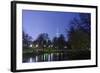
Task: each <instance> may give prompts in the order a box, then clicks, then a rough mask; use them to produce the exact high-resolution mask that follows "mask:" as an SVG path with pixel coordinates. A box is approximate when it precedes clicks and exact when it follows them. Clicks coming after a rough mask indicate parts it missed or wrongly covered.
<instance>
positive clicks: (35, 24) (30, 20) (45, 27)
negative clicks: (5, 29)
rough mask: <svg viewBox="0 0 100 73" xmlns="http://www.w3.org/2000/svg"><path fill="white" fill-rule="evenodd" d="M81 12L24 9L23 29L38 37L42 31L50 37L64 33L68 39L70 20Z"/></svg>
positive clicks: (33, 36)
mask: <svg viewBox="0 0 100 73" xmlns="http://www.w3.org/2000/svg"><path fill="white" fill-rule="evenodd" d="M78 15H79V13H75V12H55V11H37V10H23V11H22V25H23V26H22V29H23V31H24V32H25V33H27V34H28V35H29V36H31V37H32V39H33V40H35V39H37V37H38V35H39V34H41V33H47V34H48V36H49V38H50V39H53V38H54V37H55V36H57V33H59V35H60V34H63V35H64V37H65V38H66V39H68V38H67V31H68V30H69V29H70V22H71V20H73V18H77V17H78Z"/></svg>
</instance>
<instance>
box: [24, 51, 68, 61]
mask: <svg viewBox="0 0 100 73" xmlns="http://www.w3.org/2000/svg"><path fill="white" fill-rule="evenodd" d="M62 60H68V57H67V54H66V53H43V54H39V55H35V56H34V55H27V56H25V55H24V57H23V62H24V63H31V62H46V61H62Z"/></svg>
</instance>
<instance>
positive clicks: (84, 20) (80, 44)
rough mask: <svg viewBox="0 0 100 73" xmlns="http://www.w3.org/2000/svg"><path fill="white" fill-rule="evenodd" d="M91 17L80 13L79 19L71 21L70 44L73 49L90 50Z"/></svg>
mask: <svg viewBox="0 0 100 73" xmlns="http://www.w3.org/2000/svg"><path fill="white" fill-rule="evenodd" d="M90 20H91V17H90V14H88V13H80V14H79V19H77V18H74V19H73V20H72V21H71V27H70V31H69V32H68V33H69V34H68V36H69V39H68V43H70V44H71V47H72V48H73V49H87V48H88V49H89V48H90V31H91V22H90Z"/></svg>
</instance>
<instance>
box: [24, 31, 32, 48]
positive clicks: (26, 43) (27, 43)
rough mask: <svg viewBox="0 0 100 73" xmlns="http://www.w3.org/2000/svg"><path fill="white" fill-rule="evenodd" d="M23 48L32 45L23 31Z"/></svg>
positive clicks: (29, 38)
mask: <svg viewBox="0 0 100 73" xmlns="http://www.w3.org/2000/svg"><path fill="white" fill-rule="evenodd" d="M22 35H23V36H22V37H23V47H24V48H29V45H30V44H31V43H32V41H31V40H32V37H31V36H29V35H28V34H26V33H25V32H24V31H23V34H22Z"/></svg>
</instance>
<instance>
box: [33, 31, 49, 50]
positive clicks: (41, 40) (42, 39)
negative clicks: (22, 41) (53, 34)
mask: <svg viewBox="0 0 100 73" xmlns="http://www.w3.org/2000/svg"><path fill="white" fill-rule="evenodd" d="M35 41H36V42H37V44H38V45H39V47H40V48H41V49H43V48H44V47H47V45H48V41H49V37H48V34H47V33H41V34H39V36H38V38H37V39H36V40H35Z"/></svg>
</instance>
